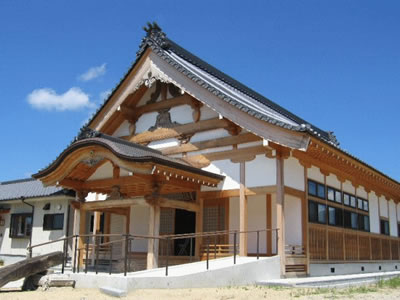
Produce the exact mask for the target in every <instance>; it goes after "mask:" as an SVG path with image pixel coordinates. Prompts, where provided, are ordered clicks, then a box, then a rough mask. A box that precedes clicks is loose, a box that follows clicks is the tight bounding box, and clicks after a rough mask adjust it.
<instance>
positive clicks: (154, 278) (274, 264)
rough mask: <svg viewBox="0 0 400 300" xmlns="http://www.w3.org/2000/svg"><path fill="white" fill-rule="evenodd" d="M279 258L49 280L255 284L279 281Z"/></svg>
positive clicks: (131, 285)
mask: <svg viewBox="0 0 400 300" xmlns="http://www.w3.org/2000/svg"><path fill="white" fill-rule="evenodd" d="M279 268H280V258H279V256H274V257H262V258H260V259H259V260H257V259H256V258H255V257H237V262H236V265H234V264H233V258H232V257H226V258H221V259H216V260H211V261H210V262H209V270H206V262H205V261H201V262H195V263H190V264H184V265H178V266H173V267H170V268H169V272H168V273H169V274H168V276H165V268H159V269H154V270H148V271H140V272H134V273H128V274H127V276H126V277H125V276H124V275H123V274H112V275H108V274H97V275H96V274H94V273H87V274H84V273H79V274H78V273H75V274H73V273H70V274H64V275H57V274H53V275H49V276H50V280H51V279H56V278H57V277H60V276H62V277H63V278H68V279H71V280H75V282H76V284H75V287H76V288H100V287H112V288H114V289H118V290H122V291H127V292H129V291H131V290H134V289H146V288H203V287H221V286H234V285H236V286H237V285H248V284H255V283H256V282H257V281H260V280H272V279H278V278H280V269H279Z"/></svg>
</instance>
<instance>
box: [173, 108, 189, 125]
mask: <svg viewBox="0 0 400 300" xmlns="http://www.w3.org/2000/svg"><path fill="white" fill-rule="evenodd" d="M169 112H170V114H171V120H172V122H177V123H179V124H188V123H193V116H192V114H193V109H192V108H191V107H190V106H189V105H180V106H175V107H172V108H171V109H170V111H169Z"/></svg>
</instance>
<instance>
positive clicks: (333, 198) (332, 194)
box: [328, 187, 335, 201]
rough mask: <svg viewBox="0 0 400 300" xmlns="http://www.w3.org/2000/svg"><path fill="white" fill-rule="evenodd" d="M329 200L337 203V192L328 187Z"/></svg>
mask: <svg viewBox="0 0 400 300" xmlns="http://www.w3.org/2000/svg"><path fill="white" fill-rule="evenodd" d="M328 200H330V201H335V190H334V189H333V188H330V187H328Z"/></svg>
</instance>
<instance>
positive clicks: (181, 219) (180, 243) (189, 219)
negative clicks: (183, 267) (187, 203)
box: [174, 209, 196, 256]
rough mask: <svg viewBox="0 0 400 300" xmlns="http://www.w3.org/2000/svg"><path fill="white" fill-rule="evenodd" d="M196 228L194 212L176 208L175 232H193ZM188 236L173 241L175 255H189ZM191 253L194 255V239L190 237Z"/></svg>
mask: <svg viewBox="0 0 400 300" xmlns="http://www.w3.org/2000/svg"><path fill="white" fill-rule="evenodd" d="M195 230H196V213H194V212H191V211H186V210H182V209H177V210H176V211H175V234H184V233H194V232H195ZM190 244H191V243H190V238H188V239H179V240H175V242H174V254H175V255H176V256H189V255H190ZM191 248H192V255H194V249H195V239H192V247H191Z"/></svg>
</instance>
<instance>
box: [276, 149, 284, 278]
mask: <svg viewBox="0 0 400 300" xmlns="http://www.w3.org/2000/svg"><path fill="white" fill-rule="evenodd" d="M283 166H284V159H283V157H282V154H281V153H280V152H279V151H277V152H276V223H277V228H279V230H278V245H277V247H278V255H279V256H280V259H281V275H285V272H286V266H285V216H284V199H285V190H284V173H283V172H284V171H283V170H284V168H283Z"/></svg>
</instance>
